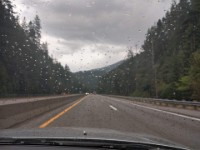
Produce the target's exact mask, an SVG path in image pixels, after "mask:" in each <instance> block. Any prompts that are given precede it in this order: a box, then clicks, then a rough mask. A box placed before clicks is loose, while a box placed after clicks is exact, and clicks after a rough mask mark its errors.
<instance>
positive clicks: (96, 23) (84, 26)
mask: <svg viewBox="0 0 200 150" xmlns="http://www.w3.org/2000/svg"><path fill="white" fill-rule="evenodd" d="M13 2H14V4H15V5H16V8H15V11H16V12H17V13H18V14H19V15H20V18H21V19H23V17H26V18H27V21H29V20H32V19H33V18H34V16H35V15H36V14H37V15H39V17H40V19H41V24H42V41H47V42H48V44H49V45H48V46H49V53H50V55H52V56H53V58H55V59H57V60H58V61H59V62H61V64H62V65H63V66H64V65H65V64H67V65H68V66H69V67H70V69H71V71H72V72H76V71H80V70H89V69H94V68H99V67H104V66H107V65H110V64H113V63H115V62H118V61H120V60H122V59H125V58H126V55H127V49H128V47H132V48H133V51H134V52H136V45H138V46H137V51H139V49H140V46H141V45H142V44H143V41H144V38H145V34H146V32H147V29H148V28H149V27H151V26H152V25H154V23H155V22H156V21H157V20H158V19H159V18H162V17H163V16H164V15H165V13H166V10H169V8H170V5H171V2H172V1H171V0H13Z"/></svg>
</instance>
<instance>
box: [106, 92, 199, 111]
mask: <svg viewBox="0 0 200 150" xmlns="http://www.w3.org/2000/svg"><path fill="white" fill-rule="evenodd" d="M108 96H110V97H116V98H122V99H128V100H131V101H137V102H143V103H149V104H153V105H159V106H167V107H176V108H184V109H192V110H199V111H200V102H189V101H178V100H166V99H154V98H141V97H130V96H118V95H108Z"/></svg>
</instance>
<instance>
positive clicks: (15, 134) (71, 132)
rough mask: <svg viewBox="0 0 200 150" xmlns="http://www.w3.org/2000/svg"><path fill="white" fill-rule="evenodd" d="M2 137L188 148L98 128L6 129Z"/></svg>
mask: <svg viewBox="0 0 200 150" xmlns="http://www.w3.org/2000/svg"><path fill="white" fill-rule="evenodd" d="M0 138H68V139H104V140H105V139H106V140H117V141H131V142H139V143H151V144H158V145H168V146H174V147H180V148H186V147H185V146H183V145H180V144H177V143H174V142H171V141H168V140H165V139H162V138H158V137H154V136H150V135H145V134H135V133H127V132H121V131H116V130H110V129H97V128H74V127H59V128H56V127H55V128H45V129H4V130H0ZM186 149H187V148H186Z"/></svg>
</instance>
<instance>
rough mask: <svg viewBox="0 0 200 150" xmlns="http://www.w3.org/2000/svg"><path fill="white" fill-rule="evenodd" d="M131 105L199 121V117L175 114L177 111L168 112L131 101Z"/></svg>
mask: <svg viewBox="0 0 200 150" xmlns="http://www.w3.org/2000/svg"><path fill="white" fill-rule="evenodd" d="M132 105H135V106H138V107H142V108H146V109H151V110H155V111H158V112H163V113H166V114H170V115H174V116H178V117H182V118H186V119H192V120H195V121H200V119H199V118H195V117H190V116H186V115H181V114H177V113H173V112H169V111H165V110H161V109H156V108H151V107H148V106H142V105H138V104H133V103H132Z"/></svg>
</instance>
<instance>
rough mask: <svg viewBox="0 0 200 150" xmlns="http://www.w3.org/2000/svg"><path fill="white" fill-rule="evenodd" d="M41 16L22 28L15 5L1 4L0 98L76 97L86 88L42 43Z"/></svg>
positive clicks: (7, 2) (25, 23) (4, 2)
mask: <svg viewBox="0 0 200 150" xmlns="http://www.w3.org/2000/svg"><path fill="white" fill-rule="evenodd" d="M40 38H41V23H40V18H39V16H37V15H36V16H35V18H34V19H33V21H30V22H26V19H25V18H24V21H23V23H22V24H20V23H19V17H15V15H14V12H13V6H12V3H11V2H10V1H9V0H0V95H8V94H15V95H21V94H55V93H62V92H66V93H76V92H78V91H80V90H81V88H82V85H81V84H80V83H78V81H77V80H76V79H75V78H74V77H73V75H72V73H71V72H70V70H69V67H68V66H67V65H66V66H65V68H64V67H62V65H61V64H60V63H58V62H57V61H56V60H54V59H53V58H51V57H50V56H49V54H48V44H47V43H41V40H40Z"/></svg>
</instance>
